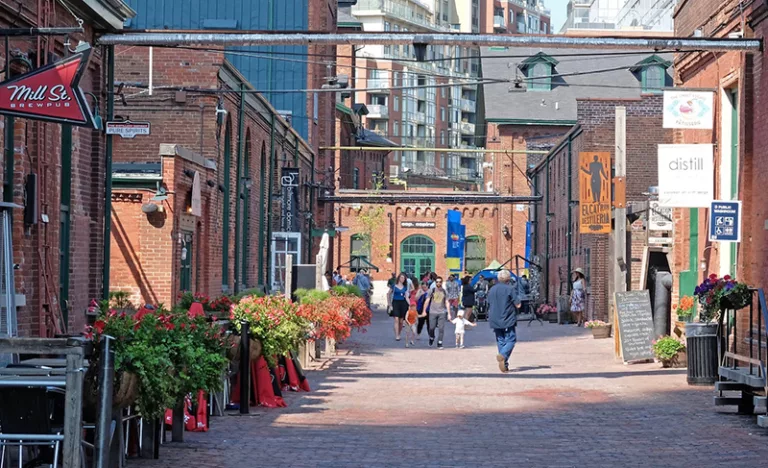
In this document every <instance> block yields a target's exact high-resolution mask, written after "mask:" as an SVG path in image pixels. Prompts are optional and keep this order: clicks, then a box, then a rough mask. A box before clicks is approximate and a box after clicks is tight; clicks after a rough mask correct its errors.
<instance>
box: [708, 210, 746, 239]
mask: <svg viewBox="0 0 768 468" xmlns="http://www.w3.org/2000/svg"><path fill="white" fill-rule="evenodd" d="M709 240H710V241H714V242H741V202H740V201H713V202H712V208H711V209H710V210H709Z"/></svg>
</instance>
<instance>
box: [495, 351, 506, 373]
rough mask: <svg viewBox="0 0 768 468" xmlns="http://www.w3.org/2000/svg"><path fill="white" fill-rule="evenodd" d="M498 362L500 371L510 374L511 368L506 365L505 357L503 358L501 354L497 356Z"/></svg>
mask: <svg viewBox="0 0 768 468" xmlns="http://www.w3.org/2000/svg"><path fill="white" fill-rule="evenodd" d="M496 362H498V363H499V370H500V371H501V372H509V366H508V365H507V364H505V363H504V356H502V355H501V354H497V355H496Z"/></svg>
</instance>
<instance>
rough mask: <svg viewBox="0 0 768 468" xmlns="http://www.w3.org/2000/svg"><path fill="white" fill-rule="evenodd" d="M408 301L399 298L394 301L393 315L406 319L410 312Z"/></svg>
mask: <svg viewBox="0 0 768 468" xmlns="http://www.w3.org/2000/svg"><path fill="white" fill-rule="evenodd" d="M408 307H409V306H408V301H405V300H402V299H398V300H396V301H392V317H397V318H401V319H404V318H405V315H406V314H407V313H408Z"/></svg>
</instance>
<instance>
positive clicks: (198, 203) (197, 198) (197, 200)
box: [190, 171, 203, 216]
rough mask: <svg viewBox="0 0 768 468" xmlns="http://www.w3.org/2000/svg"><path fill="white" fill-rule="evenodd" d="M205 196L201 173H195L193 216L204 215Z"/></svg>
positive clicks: (193, 182)
mask: <svg viewBox="0 0 768 468" xmlns="http://www.w3.org/2000/svg"><path fill="white" fill-rule="evenodd" d="M202 198H203V196H202V193H201V190H200V173H199V172H197V171H195V177H194V179H192V205H191V208H192V210H191V211H190V213H192V215H193V216H202V215H203V203H202V202H203V200H202Z"/></svg>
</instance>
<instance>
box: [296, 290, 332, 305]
mask: <svg viewBox="0 0 768 468" xmlns="http://www.w3.org/2000/svg"><path fill="white" fill-rule="evenodd" d="M294 295H295V296H296V298H297V299H298V300H299V303H300V304H317V303H318V302H321V301H324V300H326V299H328V298H329V297H331V295H330V293H328V292H326V291H319V290H317V289H304V288H299V289H297V290H296V292H295V293H294Z"/></svg>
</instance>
